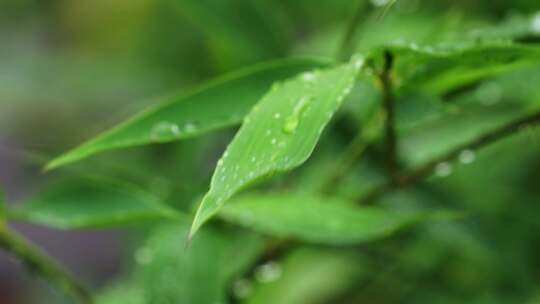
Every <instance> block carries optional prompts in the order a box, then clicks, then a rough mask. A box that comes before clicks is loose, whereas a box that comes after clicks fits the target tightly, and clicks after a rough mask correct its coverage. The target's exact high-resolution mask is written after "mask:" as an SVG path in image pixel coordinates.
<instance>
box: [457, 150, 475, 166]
mask: <svg viewBox="0 0 540 304" xmlns="http://www.w3.org/2000/svg"><path fill="white" fill-rule="evenodd" d="M475 159H476V154H475V153H474V151H472V150H463V151H461V153H459V161H460V162H461V163H462V164H470V163H472V162H474V160H475Z"/></svg>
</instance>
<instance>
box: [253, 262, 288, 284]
mask: <svg viewBox="0 0 540 304" xmlns="http://www.w3.org/2000/svg"><path fill="white" fill-rule="evenodd" d="M282 271H283V270H282V269H281V265H279V264H278V263H276V262H267V263H265V264H262V265H260V266H259V267H257V269H255V279H256V280H257V282H259V283H270V282H274V281H276V280H278V279H279V278H280V277H281V274H282Z"/></svg>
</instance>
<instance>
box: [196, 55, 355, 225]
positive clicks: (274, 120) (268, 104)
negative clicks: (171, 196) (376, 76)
mask: <svg viewBox="0 0 540 304" xmlns="http://www.w3.org/2000/svg"><path fill="white" fill-rule="evenodd" d="M362 65H363V59H362V58H360V57H358V58H354V59H353V60H351V63H349V64H344V65H341V66H339V67H336V68H332V69H328V70H323V71H314V72H306V73H304V74H302V75H299V76H297V77H295V78H293V79H290V80H287V81H285V82H284V83H282V84H276V85H274V87H273V88H272V89H271V90H270V92H269V93H268V94H267V95H266V96H264V97H263V98H262V100H261V101H260V102H259V103H258V104H257V105H256V106H255V107H254V108H253V110H252V111H251V112H250V114H248V116H247V117H246V119H245V121H244V124H243V125H242V128H241V129H240V130H239V131H238V133H237V134H236V136H235V138H234V139H233V141H232V142H231V143H230V145H229V146H228V147H227V150H226V151H225V153H224V155H223V157H222V158H221V159H220V160H219V162H218V166H217V168H216V170H215V172H214V175H213V177H212V181H211V185H210V190H209V191H208V193H207V194H206V195H205V196H204V198H203V200H202V202H201V205H200V206H199V209H198V210H197V214H196V216H195V219H194V221H193V226H192V231H191V233H192V234H193V233H195V231H196V230H197V229H198V228H199V227H200V226H201V225H202V224H203V223H204V222H205V221H207V220H208V219H209V218H210V217H212V216H213V215H214V214H215V213H216V212H217V211H218V210H219V208H220V207H221V206H222V205H223V203H224V202H225V201H226V200H227V199H228V198H230V197H231V196H233V195H234V194H235V193H236V192H238V191H239V190H240V189H242V188H244V187H246V186H248V185H249V184H252V183H253V182H255V181H257V180H260V179H263V178H265V177H268V176H270V175H272V174H274V173H278V172H284V171H287V170H290V169H292V168H295V167H297V166H299V165H300V164H302V163H303V162H304V161H306V160H307V159H308V157H309V156H310V154H311V152H312V151H313V149H314V147H315V145H316V143H317V141H318V139H319V137H320V135H321V133H322V131H323V129H324V127H325V126H326V124H327V123H328V122H329V121H330V119H331V118H332V115H333V114H334V112H335V111H336V110H337V109H338V108H339V105H340V104H341V101H342V100H343V99H344V98H345V96H346V95H347V94H349V92H350V90H351V88H352V86H353V84H354V80H355V77H356V75H357V74H358V72H359V69H360V68H361V67H362Z"/></svg>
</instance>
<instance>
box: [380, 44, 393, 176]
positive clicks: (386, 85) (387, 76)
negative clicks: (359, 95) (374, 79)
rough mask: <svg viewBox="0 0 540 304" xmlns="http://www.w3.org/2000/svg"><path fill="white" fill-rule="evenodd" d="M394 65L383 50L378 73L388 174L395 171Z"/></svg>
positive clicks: (388, 54)
mask: <svg viewBox="0 0 540 304" xmlns="http://www.w3.org/2000/svg"><path fill="white" fill-rule="evenodd" d="M393 65H394V56H393V55H392V53H390V52H389V51H385V52H384V67H383V71H382V72H381V74H380V75H379V80H380V82H381V91H382V98H383V106H384V109H385V111H386V124H385V145H386V167H387V170H388V174H389V176H390V177H391V178H392V176H393V175H394V174H395V172H396V171H397V135H396V127H395V125H396V121H395V120H396V118H395V116H396V110H395V99H394V95H393V93H392V89H393V88H392V75H391V73H392V67H393Z"/></svg>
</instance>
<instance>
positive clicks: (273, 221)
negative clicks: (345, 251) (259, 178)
mask: <svg viewBox="0 0 540 304" xmlns="http://www.w3.org/2000/svg"><path fill="white" fill-rule="evenodd" d="M436 214H437V213H422V212H402V211H400V212H398V211H396V210H387V209H383V208H378V207H359V206H354V205H352V204H351V203H350V202H348V201H343V200H340V199H334V198H323V197H320V196H315V195H309V194H279V195H276V194H274V195H256V194H250V195H245V196H241V197H239V198H236V199H233V200H232V201H231V202H230V203H229V204H227V205H225V206H224V207H223V209H222V210H221V212H220V217H222V218H224V219H225V220H227V221H230V222H233V223H237V224H240V225H242V226H245V227H248V228H250V229H254V230H256V231H259V232H262V233H265V234H269V235H272V236H277V237H284V238H290V237H292V238H296V239H300V240H302V241H305V242H311V243H321V244H333V245H343V244H356V243H362V242H369V241H373V240H378V239H382V238H384V237H388V236H390V235H392V234H393V233H394V232H396V231H398V230H399V229H401V228H404V227H407V226H409V225H411V224H414V223H417V222H419V221H421V220H427V219H430V218H432V217H433V216H435V215H436Z"/></svg>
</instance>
